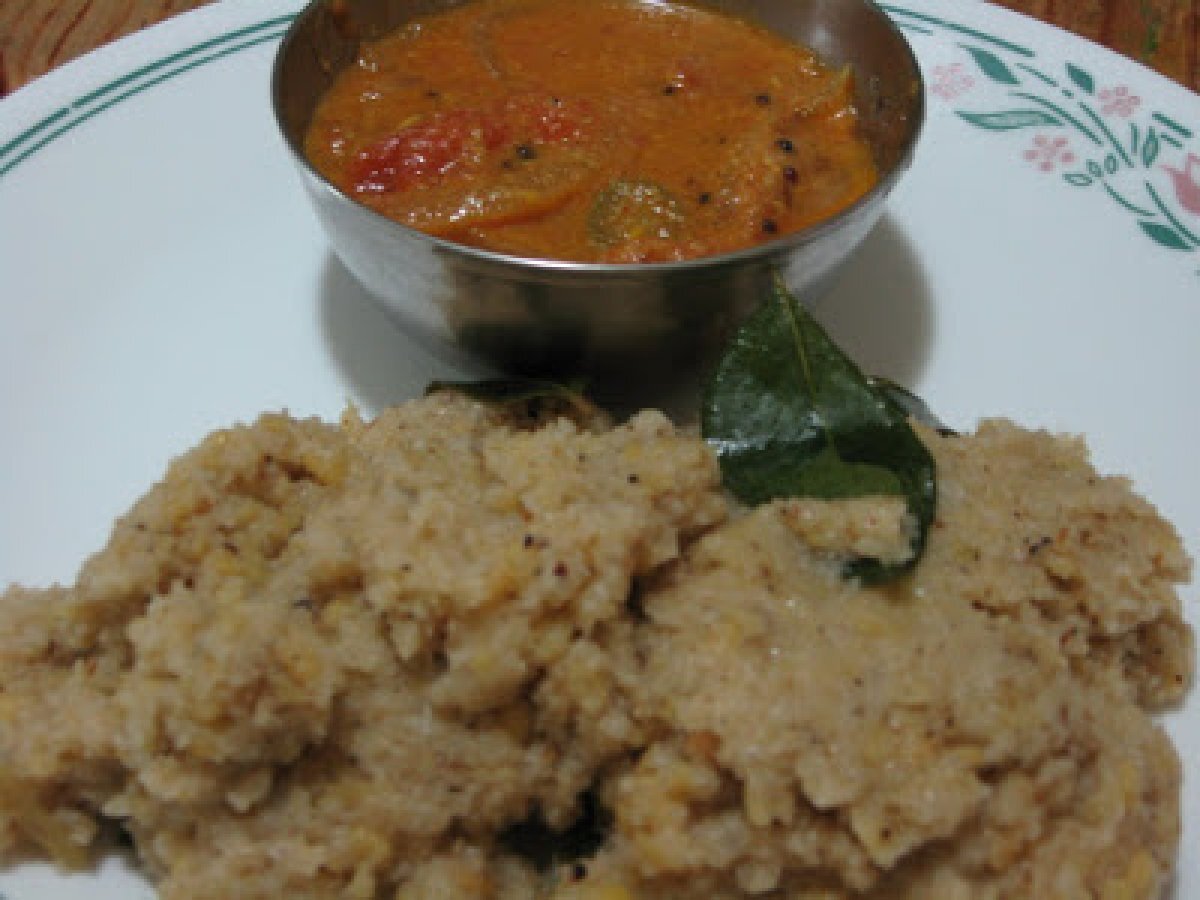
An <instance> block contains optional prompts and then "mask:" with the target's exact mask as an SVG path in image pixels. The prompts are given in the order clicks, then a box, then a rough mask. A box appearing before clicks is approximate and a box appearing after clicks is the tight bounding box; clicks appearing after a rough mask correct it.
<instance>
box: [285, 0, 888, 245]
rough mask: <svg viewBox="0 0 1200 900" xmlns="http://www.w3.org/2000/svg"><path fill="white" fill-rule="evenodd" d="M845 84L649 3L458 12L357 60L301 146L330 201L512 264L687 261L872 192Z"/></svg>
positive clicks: (792, 49) (710, 22)
mask: <svg viewBox="0 0 1200 900" xmlns="http://www.w3.org/2000/svg"><path fill="white" fill-rule="evenodd" d="M856 126H857V116H856V114H855V110H854V106H853V103H852V98H851V83H850V75H849V73H848V72H847V71H834V70H831V69H829V68H827V67H825V66H824V65H822V64H821V63H820V62H819V61H818V60H817V58H816V57H815V55H814V54H813V53H812V52H811V51H809V50H807V49H805V48H803V47H800V46H797V45H796V44H794V43H791V42H789V41H787V40H786V39H784V38H782V37H780V36H778V35H775V34H772V33H771V32H769V31H767V30H765V29H763V28H760V27H758V26H756V25H753V24H751V23H749V22H746V21H743V20H740V19H736V18H733V17H729V16H726V15H723V14H719V13H716V12H713V11H708V10H705V9H702V8H700V7H695V6H690V5H687V4H684V3H660V2H648V0H472V2H469V3H466V4H464V5H462V6H459V7H456V8H454V9H452V10H449V11H446V12H442V13H438V14H435V15H431V16H428V17H426V18H421V19H418V20H416V21H413V22H411V23H409V24H407V25H406V26H404V27H403V28H401V29H400V30H399V31H397V32H395V33H393V34H391V35H389V36H387V37H385V38H383V39H381V40H378V41H375V42H373V43H370V44H368V45H366V46H364V48H363V49H362V52H361V54H360V56H359V59H358V63H357V65H352V66H350V67H349V68H348V69H347V70H346V71H345V72H343V73H341V74H340V75H339V77H338V79H337V80H336V81H335V83H334V85H333V86H332V88H331V89H330V90H329V92H328V93H327V95H326V96H325V97H324V98H323V99H322V100H321V102H320V104H319V106H318V108H317V110H316V114H315V116H314V119H313V123H312V125H311V127H310V129H309V132H308V135H307V139H306V152H307V154H308V157H309V159H310V160H311V162H312V163H313V165H314V166H315V167H316V168H317V170H318V171H320V172H321V173H322V174H324V175H325V176H326V177H327V178H328V179H330V181H332V182H333V183H334V184H335V185H337V186H338V187H339V188H341V189H342V190H344V191H346V192H348V193H349V194H350V195H352V196H353V197H355V198H356V199H358V200H359V201H361V202H362V203H364V204H366V205H368V206H370V207H372V208H374V209H376V210H378V211H379V212H381V213H383V214H384V215H386V216H389V217H391V218H393V219H396V220H397V221H399V222H402V223H404V224H406V225H410V226H412V227H413V228H417V229H419V230H421V231H425V232H428V233H430V234H434V235H439V236H441V237H445V238H448V239H451V240H454V241H458V242H461V243H465V244H471V245H475V246H479V247H484V248H488V249H491V250H496V251H500V252H504V253H511V254H516V255H519V256H530V257H543V258H555V259H568V260H579V261H587V262H651V261H664V260H680V259H690V258H694V257H699V256H707V255H711V254H716V253H722V252H726V251H730V250H735V249H739V248H743V247H748V246H751V245H754V244H757V243H760V242H762V241H764V240H770V239H772V238H775V237H778V236H780V235H784V234H787V233H789V232H792V231H796V230H798V229H801V228H804V227H805V226H807V225H810V224H812V223H814V222H817V221H820V220H822V219H824V218H827V217H828V216H830V215H831V214H833V213H835V212H837V211H838V210H840V209H842V208H844V207H846V206H847V205H849V204H851V203H853V202H854V201H855V200H857V199H858V198H859V197H861V196H862V195H863V194H864V193H866V192H867V191H869V190H870V189H871V187H872V186H873V185H874V184H875V182H876V180H877V173H876V170H875V166H874V164H873V162H872V158H871V153H870V150H869V148H868V146H867V145H866V144H865V142H864V141H863V140H862V139H861V138H860V137H859V136H858V134H857V127H856Z"/></svg>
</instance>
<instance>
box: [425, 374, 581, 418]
mask: <svg viewBox="0 0 1200 900" xmlns="http://www.w3.org/2000/svg"><path fill="white" fill-rule="evenodd" d="M436 391H457V392H458V393H460V394H463V395H465V396H467V397H470V398H471V399H472V400H479V401H481V402H483V403H490V404H493V405H497V406H505V407H508V408H510V409H514V410H516V411H519V412H521V413H522V414H523V415H525V416H527V417H528V418H536V417H538V416H540V415H542V414H543V413H547V412H553V411H558V412H562V413H564V414H567V415H570V416H571V417H572V418H575V419H579V420H581V421H583V420H587V419H590V418H592V417H593V416H595V415H596V414H597V413H598V410H597V407H596V406H595V404H593V403H592V401H591V400H589V399H588V398H587V397H586V396H585V395H584V387H583V385H582V384H579V383H569V384H563V383H561V382H557V381H548V380H544V379H540V378H490V379H484V380H482V381H434V382H432V383H430V384H429V386H428V387H427V388H426V389H425V393H426V394H432V393H435V392H436Z"/></svg>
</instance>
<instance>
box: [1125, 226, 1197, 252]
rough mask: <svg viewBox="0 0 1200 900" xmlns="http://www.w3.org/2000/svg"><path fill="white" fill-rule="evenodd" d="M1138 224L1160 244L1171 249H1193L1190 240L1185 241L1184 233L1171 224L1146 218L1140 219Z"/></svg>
mask: <svg viewBox="0 0 1200 900" xmlns="http://www.w3.org/2000/svg"><path fill="white" fill-rule="evenodd" d="M1138 224H1139V225H1141V226H1142V231H1144V232H1146V234H1148V235H1150V237H1151V238H1152V239H1153V240H1154V241H1155V242H1156V243H1158V244H1161V245H1162V246H1164V247H1168V248H1170V249H1171V250H1191V249H1192V248H1191V247H1190V246H1188V242H1187V241H1185V240H1184V239H1183V237H1182V235H1180V234H1179V232H1178V231H1176V230H1175V229H1174V228H1171V227H1170V226H1169V225H1164V224H1162V223H1161V222H1150V221H1147V220H1146V219H1139V220H1138Z"/></svg>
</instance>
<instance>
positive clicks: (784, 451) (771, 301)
mask: <svg viewBox="0 0 1200 900" xmlns="http://www.w3.org/2000/svg"><path fill="white" fill-rule="evenodd" d="M701 427H702V432H703V435H704V438H705V440H707V441H708V442H709V443H710V445H712V446H713V447H714V449H715V450H716V452H717V454H718V458H719V459H720V464H721V473H722V478H723V480H724V482H725V484H726V486H727V487H728V488H729V490H730V491H731V492H732V493H733V494H734V496H736V497H737V498H738V499H739V500H741V501H742V502H743V503H747V504H750V505H756V504H760V503H765V502H767V501H769V500H773V499H777V498H782V497H818V498H823V499H844V498H850V497H863V496H871V495H879V494H883V495H888V496H899V497H903V498H904V499H905V501H906V503H907V506H908V509H909V512H910V513H911V514H912V516H913V517H914V519H915V521H916V524H917V528H916V531H915V536H914V538H913V551H914V553H913V559H912V561H911V562H909V563H906V564H904V565H901V566H895V565H887V564H884V563H882V562H880V561H879V560H876V559H870V558H862V559H856V560H854V561H852V562H851V563H849V564H848V566H847V574H848V575H850V576H853V577H858V578H861V579H862V580H864V581H867V582H879V581H883V580H886V579H888V578H891V577H894V576H895V575H898V574H900V573H901V572H902V571H904V570H905V569H907V568H909V567H911V565H912V564H913V563H914V562H915V561H916V559H917V558H918V557H919V556H920V554H921V551H922V550H923V549H924V545H925V537H926V534H927V533H928V530H929V526H930V524H931V523H932V521H933V516H934V509H935V505H936V496H937V489H936V481H935V471H934V461H933V457H932V456H931V455H930V453H929V451H928V450H927V449H926V447H925V445H924V444H923V443H921V440H920V438H918V437H917V435H916V433H915V432H914V431H913V429H912V428H911V427H910V426H909V423H908V412H907V410H906V409H905V406H904V405H903V404H901V403H900V402H898V401H897V398H896V397H895V396H893V395H892V394H891V393H890V392H889V391H888V390H887V389H885V388H883V387H881V386H880V385H879V384H876V383H874V382H872V381H871V380H870V379H869V378H867V377H865V376H864V375H863V373H862V372H861V371H860V370H859V369H858V367H857V366H856V365H855V364H854V362H853V361H852V360H850V359H849V358H848V357H847V356H846V355H845V354H844V353H843V352H842V351H841V350H840V349H839V348H838V347H837V345H836V344H835V343H834V342H833V341H832V340H831V339H830V338H829V336H828V335H827V334H826V333H825V331H824V330H823V329H822V328H821V326H820V325H819V324H817V322H816V321H815V320H814V319H813V318H812V317H811V316H810V315H809V314H808V313H807V312H806V311H805V310H804V308H803V307H802V306H801V304H800V303H799V301H798V300H797V299H796V298H795V297H793V296H792V295H791V294H789V293H788V292H787V290H786V288H784V286H783V285H782V284H781V283H779V282H778V281H777V282H776V285H775V288H774V290H773V291H772V294H771V296H770V297H769V298H768V299H767V302H765V303H764V304H763V306H762V307H761V309H759V310H758V311H757V312H756V313H755V314H754V315H753V316H752V317H751V318H750V319H749V320H747V322H746V323H745V324H744V325H743V326H742V328H741V329H740V330H739V332H738V333H737V334H736V335H735V337H734V339H733V342H732V343H731V345H730V347H729V348H728V349H727V350H726V352H725V355H724V356H723V357H722V359H721V360H720V361H719V363H718V365H717V368H716V371H715V373H714V375H713V377H712V379H711V381H710V382H709V383H708V385H707V386H706V389H705V394H704V399H703V405H702V408H701Z"/></svg>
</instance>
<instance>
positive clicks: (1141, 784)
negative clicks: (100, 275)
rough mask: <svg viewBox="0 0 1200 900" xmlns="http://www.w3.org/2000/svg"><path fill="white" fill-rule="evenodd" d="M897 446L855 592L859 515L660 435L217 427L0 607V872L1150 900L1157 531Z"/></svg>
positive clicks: (1016, 472)
mask: <svg viewBox="0 0 1200 900" xmlns="http://www.w3.org/2000/svg"><path fill="white" fill-rule="evenodd" d="M919 434H920V437H921V440H922V441H924V442H925V443H926V445H927V446H928V448H929V449H930V451H931V452H932V454H933V455H934V457H935V458H936V461H937V466H938V471H939V492H940V500H939V508H938V513H937V517H936V520H935V522H934V523H933V527H932V528H931V529H930V534H929V539H928V544H927V546H926V548H925V553H924V556H923V557H922V559H921V561H920V563H919V564H918V565H917V566H916V567H915V569H913V570H912V571H911V572H910V573H909V574H907V575H905V576H904V577H903V578H901V579H899V580H896V581H892V582H889V583H887V584H886V585H883V586H879V587H871V588H867V587H862V586H860V585H859V584H858V583H856V582H855V581H853V580H847V579H845V578H843V577H842V576H841V567H840V565H839V555H840V554H841V553H843V552H844V551H852V550H853V547H854V546H859V545H861V543H862V542H864V541H865V542H867V544H870V545H873V546H874V545H878V546H884V547H886V546H889V545H890V544H892V543H894V540H895V538H894V536H895V534H896V519H897V516H898V515H900V514H901V513H900V511H898V510H897V509H896V507H895V505H894V504H889V503H887V502H881V503H880V504H879V505H878V508H871V503H870V502H869V501H867V502H866V503H865V504H864V502H863V501H858V502H857V505H856V506H853V508H851V507H850V506H847V504H846V503H844V502H842V501H815V500H789V501H775V502H771V503H767V504H764V505H761V506H759V507H757V508H755V509H746V508H743V507H740V506H738V505H736V504H734V503H733V502H731V501H730V499H729V498H728V496H727V494H726V493H725V492H724V491H723V489H722V486H721V484H720V478H719V470H718V465H717V462H716V460H715V458H714V456H713V454H712V452H711V451H710V449H709V447H708V446H707V445H706V444H705V443H704V442H703V441H701V440H700V439H698V438H697V437H695V436H694V435H692V434H690V433H688V432H685V431H682V430H679V429H677V428H675V427H674V426H672V425H671V424H670V423H669V422H668V421H667V420H666V419H665V418H664V417H663V416H661V415H660V414H658V413H655V412H643V413H640V414H638V415H636V416H634V417H633V418H632V419H630V420H629V421H628V422H625V423H624V424H620V425H617V426H615V427H612V426H610V425H608V424H606V423H603V422H599V421H591V422H576V421H573V420H571V419H568V418H551V419H550V420H549V421H545V422H540V423H537V424H535V425H530V424H528V423H523V422H518V421H515V420H513V419H511V418H509V417H508V416H507V414H505V413H503V412H501V411H500V410H499V409H497V408H495V407H489V406H485V405H482V404H480V403H477V402H474V401H472V400H468V399H465V398H464V397H462V396H459V395H456V394H451V393H438V394H434V395H432V396H430V397H428V398H425V399H422V400H419V401H415V402H411V403H408V404H405V405H402V406H399V407H397V408H394V409H391V410H388V411H386V412H384V413H383V414H382V415H381V416H379V418H378V419H376V420H375V421H372V422H364V421H361V420H360V419H359V418H358V417H357V416H356V415H354V414H348V415H347V416H346V417H345V418H344V420H343V421H342V422H341V423H340V424H337V425H334V424H324V423H321V422H318V421H313V420H294V419H291V418H288V417H285V416H282V415H268V416H264V417H263V418H261V419H260V420H258V421H257V422H256V423H255V424H253V425H250V426H240V427H235V428H230V429H228V430H225V431H220V432H217V433H215V434H213V435H212V436H210V437H209V438H208V439H207V440H205V441H204V442H203V443H202V444H201V445H200V446H199V447H197V448H196V449H194V450H192V451H191V452H190V453H188V454H186V455H184V456H182V457H181V458H179V459H178V460H177V461H176V462H174V463H173V464H172V466H171V467H170V469H169V471H168V472H167V474H166V476H165V478H164V480H163V481H162V482H161V483H160V484H159V485H157V486H156V487H154V488H153V489H151V490H150V491H149V493H147V494H146V496H145V497H144V498H142V499H141V500H140V501H138V502H137V504H135V506H134V507H133V508H132V509H131V510H130V511H129V512H128V513H127V514H126V515H125V516H123V517H122V518H121V519H120V520H119V521H118V522H117V524H116V526H115V528H114V530H113V533H112V536H111V539H110V541H109V543H108V545H107V546H106V547H105V548H104V549H103V550H101V551H100V552H99V553H97V554H96V555H95V556H93V557H92V558H91V559H89V560H88V561H87V562H86V564H85V565H84V566H83V568H82V570H81V571H80V573H79V576H78V579H77V581H76V582H75V584H74V585H72V586H70V587H54V588H49V589H31V588H24V587H12V588H10V589H9V590H8V591H7V593H6V594H5V595H4V597H3V600H2V602H0V848H2V849H3V850H4V851H5V853H6V854H7V855H8V857H9V858H10V859H20V858H24V857H26V856H27V855H28V854H31V853H32V854H37V855H48V856H50V857H52V858H53V859H55V860H57V861H59V862H61V863H64V864H67V865H70V866H78V865H84V864H86V863H87V861H88V860H89V859H91V858H92V856H93V854H94V853H95V852H97V851H98V850H99V849H101V848H103V847H105V846H109V845H110V843H111V842H112V841H113V840H114V839H116V838H121V837H127V838H129V839H131V840H132V842H133V844H134V846H135V848H136V851H137V854H138V856H139V858H140V860H141V861H142V863H143V864H144V866H145V870H146V872H147V873H148V875H149V876H150V877H151V878H152V879H153V880H154V882H155V883H156V885H157V889H158V891H159V893H160V896H162V897H163V898H164V900H199V898H213V900H216V898H222V900H226V898H231V897H237V898H263V900H266V898H272V900H274V898H280V897H287V898H362V900H383V898H387V900H415V898H421V900H435V898H439V900H440V898H447V900H449V898H456V900H457V898H486V900H535V898H537V900H549V898H554V900H748V898H752V897H767V898H772V900H785V898H786V900H801V898H803V900H815V898H822V900H831V898H847V900H848V898H874V900H881V898H889V900H891V898H921V900H938V898H947V900H949V898H954V900H959V898H961V900H967V898H970V900H977V898H997V900H998V898H1038V900H1051V898H1063V900H1068V898H1070V900H1074V898H1100V897H1103V898H1153V897H1156V896H1158V895H1159V892H1160V891H1161V889H1162V886H1163V885H1164V884H1165V883H1166V881H1167V879H1168V878H1169V876H1170V872H1171V870H1172V866H1173V864H1174V858H1175V853H1176V848H1177V844H1178V841H1179V832H1180V822H1179V790H1180V764H1179V760H1178V758H1177V756H1176V753H1175V751H1174V749H1173V748H1172V746H1171V743H1170V742H1169V740H1168V739H1167V737H1166V736H1165V734H1164V733H1163V731H1162V730H1161V729H1160V728H1159V727H1158V726H1157V725H1156V724H1155V723H1154V721H1153V719H1152V717H1151V716H1152V714H1153V713H1154V712H1155V711H1156V710H1158V709H1161V708H1162V707H1164V706H1166V705H1168V704H1172V703H1175V702H1177V701H1179V700H1180V699H1181V698H1182V697H1183V695H1184V693H1185V691H1186V689H1187V686H1188V684H1189V681H1190V678H1191V673H1192V663H1193V644H1192V633H1191V631H1190V629H1189V628H1188V626H1187V625H1186V624H1185V623H1184V621H1183V620H1182V618H1181V611H1180V601H1179V599H1178V597H1177V595H1176V592H1175V586H1176V584H1178V583H1179V582H1182V581H1183V580H1185V579H1186V578H1187V577H1188V575H1189V569H1190V563H1189V560H1188V559H1187V557H1186V556H1185V554H1184V551H1183V549H1182V546H1181V544H1180V541H1179V539H1178V537H1177V535H1176V533H1175V532H1174V530H1173V529H1172V528H1171V526H1170V525H1169V524H1168V523H1166V522H1165V521H1163V519H1162V518H1160V517H1159V515H1158V514H1157V513H1156V512H1155V510H1154V509H1153V508H1152V507H1151V506H1150V505H1149V504H1148V503H1146V502H1145V501H1144V500H1142V499H1140V498H1139V497H1138V496H1136V495H1135V494H1134V493H1133V492H1132V490H1131V489H1130V486H1129V484H1128V483H1127V482H1126V481H1125V480H1123V479H1120V478H1111V477H1102V476H1100V475H1099V474H1098V473H1096V472H1095V471H1094V469H1093V468H1092V467H1091V465H1090V464H1089V462H1088V460H1087V456H1086V451H1085V448H1084V446H1083V444H1082V443H1081V442H1080V441H1078V440H1075V439H1069V438H1062V437H1056V436H1052V435H1049V434H1045V433H1041V432H1030V431H1025V430H1022V429H1020V428H1018V427H1016V426H1014V425H1012V424H1010V423H1007V422H1002V421H991V422H987V423H985V424H983V425H982V426H981V427H980V428H979V429H978V431H977V432H976V433H974V434H972V435H963V436H957V437H943V436H939V435H938V434H937V433H935V432H933V431H929V430H924V429H922V430H920V431H919ZM874 529H878V533H876V532H875V531H874ZM581 820H586V821H583V822H581ZM531 835H533V836H534V837H538V836H540V838H541V839H542V843H543V844H544V847H543V849H544V850H545V851H546V852H542V853H538V852H533V851H531V850H530V847H531V845H532V844H533V843H535V842H533V841H531V840H530V836H531Z"/></svg>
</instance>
